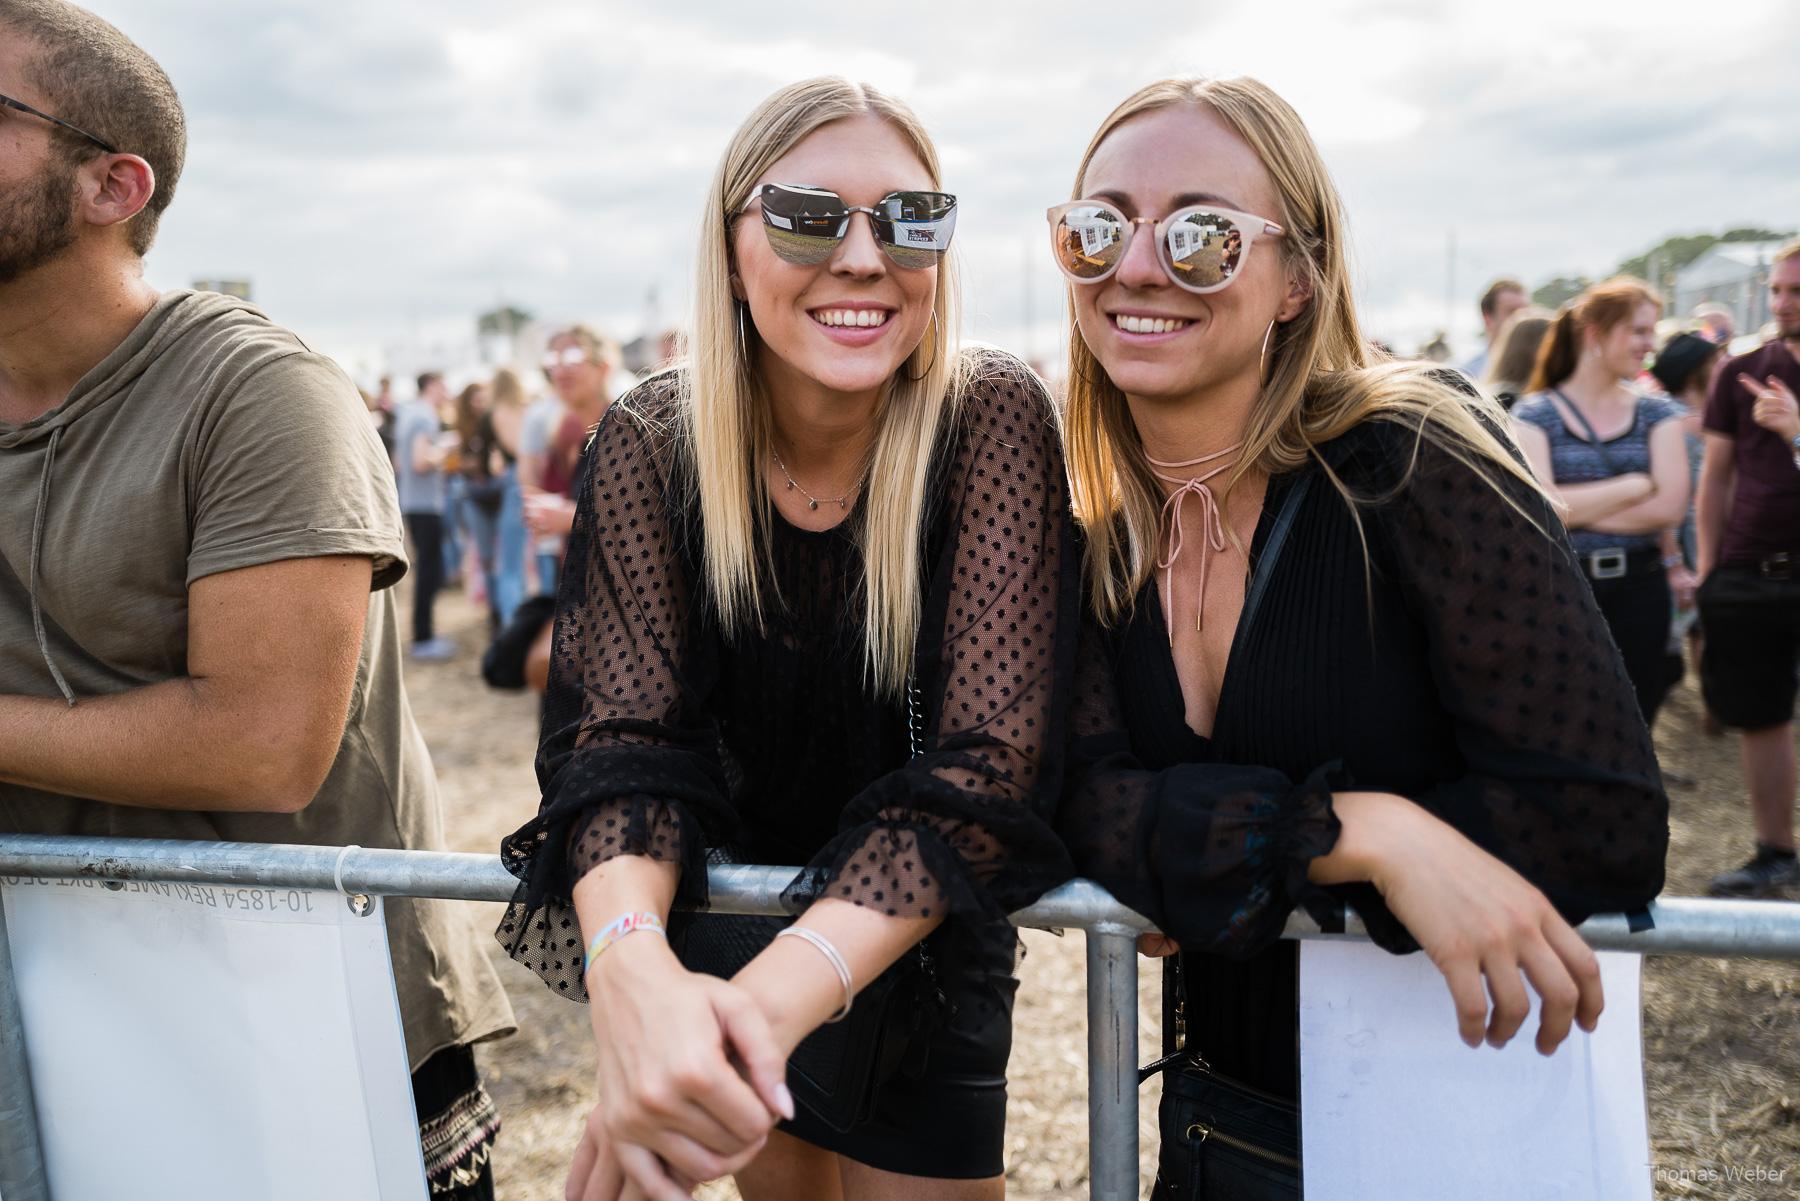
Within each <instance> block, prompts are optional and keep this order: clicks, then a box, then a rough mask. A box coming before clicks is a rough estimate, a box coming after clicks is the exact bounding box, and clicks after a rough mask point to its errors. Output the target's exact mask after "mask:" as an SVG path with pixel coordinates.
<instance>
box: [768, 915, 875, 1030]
mask: <svg viewBox="0 0 1800 1201" xmlns="http://www.w3.org/2000/svg"><path fill="white" fill-rule="evenodd" d="M775 937H776V938H777V939H782V938H789V937H792V938H798V939H800V940H801V941H803V942H807V943H810V944H811V945H813V946H815V947H817V948H818V949H819V954H821V955H823V956H825V958H826V959H827V960H828V961H829V962H830V963H831V970H832V971H834V972H836V973H837V978H838V983H839V984H841V985H843V986H844V1007H843V1008H842V1009H840V1010H838V1011H837V1012H836V1013H834V1014H832V1015H831V1016H830V1017H828V1018H826V1019H825V1021H826V1022H827V1023H828V1024H829V1023H831V1022H841V1021H843V1020H844V1019H845V1018H847V1017H849V1016H850V1001H851V999H852V998H853V997H854V996H855V995H856V989H855V987H854V986H853V985H852V984H851V981H850V965H849V964H848V963H845V962H844V957H843V956H842V955H840V954H838V949H837V948H836V947H834V946H832V945H831V940H830V939H829V938H826V937H825V936H824V935H823V934H820V933H819V932H818V931H817V930H808V929H807V928H806V927H805V926H789V927H787V928H786V929H785V930H782V931H781V932H780V933H779V934H777V935H776V936H775Z"/></svg>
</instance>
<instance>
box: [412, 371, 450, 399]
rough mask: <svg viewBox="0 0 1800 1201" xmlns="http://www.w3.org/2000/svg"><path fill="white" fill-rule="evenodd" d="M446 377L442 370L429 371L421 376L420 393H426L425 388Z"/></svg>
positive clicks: (421, 394)
mask: <svg viewBox="0 0 1800 1201" xmlns="http://www.w3.org/2000/svg"><path fill="white" fill-rule="evenodd" d="M443 378H444V373H443V372H442V371H427V372H424V373H423V374H421V375H420V376H419V381H418V383H419V395H420V396H423V395H425V389H427V388H429V387H431V385H433V384H435V383H437V382H438V381H439V380H441V379H443Z"/></svg>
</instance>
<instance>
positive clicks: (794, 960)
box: [734, 898, 943, 1053]
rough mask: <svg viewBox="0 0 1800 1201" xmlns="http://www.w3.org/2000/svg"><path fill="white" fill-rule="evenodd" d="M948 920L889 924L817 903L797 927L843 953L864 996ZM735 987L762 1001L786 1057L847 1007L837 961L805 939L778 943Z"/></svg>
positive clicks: (860, 911) (854, 908) (856, 910)
mask: <svg viewBox="0 0 1800 1201" xmlns="http://www.w3.org/2000/svg"><path fill="white" fill-rule="evenodd" d="M942 920H943V919H942V918H935V917H933V918H915V917H889V916H888V915H886V914H884V913H881V912H879V911H877V910H874V909H869V908H866V907H864V906H861V905H853V904H851V903H850V902H849V901H840V900H834V899H831V898H825V899H823V900H819V901H815V902H813V904H812V906H811V907H810V908H808V909H807V911H806V915H805V916H804V917H802V918H801V919H800V921H799V922H797V923H796V925H799V926H802V927H804V928H806V929H809V930H812V931H815V932H817V933H818V934H820V935H822V936H823V937H824V938H825V939H826V940H827V941H828V942H829V943H830V944H831V945H832V946H833V947H835V948H836V949H837V951H838V953H839V954H840V955H842V956H843V959H844V964H845V966H846V967H848V968H849V969H850V979H851V982H852V986H853V988H854V989H855V990H856V991H859V992H860V991H861V990H862V989H863V988H864V987H865V986H866V985H867V984H868V983H869V982H870V981H871V980H873V979H875V977H877V976H879V975H881V973H882V972H884V971H886V970H887V969H888V967H889V966H891V965H892V964H893V963H894V962H895V961H896V960H898V959H899V958H900V957H901V956H902V955H905V954H906V953H907V952H908V951H910V950H911V949H912V948H913V947H914V946H915V945H917V944H918V942H919V940H920V939H922V938H924V937H925V936H926V935H927V934H929V933H931V931H932V930H934V929H936V928H937V926H938V925H939V923H940V922H941V921H942ZM734 983H736V984H737V985H739V986H740V987H741V988H743V989H744V991H745V992H747V993H749V994H750V995H751V996H752V997H753V998H755V999H756V1002H757V1005H758V1006H759V1007H760V1008H761V1009H762V1011H763V1015H764V1016H765V1017H766V1018H767V1019H768V1022H769V1028H770V1030H771V1031H772V1032H773V1033H774V1035H775V1041H776V1043H777V1044H779V1045H780V1046H781V1048H782V1050H783V1051H784V1052H788V1053H791V1052H792V1051H793V1049H794V1048H795V1047H797V1046H799V1045H800V1040H801V1039H803V1038H805V1037H806V1036H807V1035H808V1034H811V1033H812V1032H813V1031H814V1030H816V1029H818V1028H819V1026H821V1025H822V1024H824V1022H825V1021H826V1020H827V1019H828V1018H830V1017H831V1016H832V1015H833V1014H835V1013H837V1012H838V1011H839V1010H840V1009H842V1008H843V1005H844V990H843V982H842V981H841V980H840V979H839V977H838V975H837V972H836V971H835V970H834V969H833V967H832V964H831V961H830V960H829V959H828V958H827V957H826V956H825V954H824V953H823V952H822V951H820V950H819V949H818V948H817V947H815V946H811V945H808V944H807V943H806V942H805V941H804V940H802V939H799V938H780V939H776V940H775V942H773V943H771V944H770V945H769V946H768V947H767V948H765V949H764V950H763V951H762V953H761V954H759V955H757V957H756V958H755V959H753V960H752V961H751V962H750V963H749V964H748V965H747V966H745V968H744V969H743V971H741V972H739V973H738V974H737V976H736V978H735V980H734Z"/></svg>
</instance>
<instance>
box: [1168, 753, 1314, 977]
mask: <svg viewBox="0 0 1800 1201" xmlns="http://www.w3.org/2000/svg"><path fill="white" fill-rule="evenodd" d="M1347 786H1348V777H1347V775H1346V773H1345V772H1344V770H1343V767H1342V765H1341V764H1340V763H1338V762H1336V761H1333V762H1331V763H1327V764H1324V765H1321V766H1320V767H1318V768H1316V769H1315V770H1314V771H1313V772H1312V773H1311V774H1310V775H1308V776H1307V777H1306V778H1305V779H1304V780H1302V781H1300V782H1299V783H1298V784H1294V783H1292V782H1291V781H1289V780H1288V779H1287V778H1286V777H1285V776H1283V775H1282V774H1281V773H1279V772H1276V771H1273V770H1271V769H1267V768H1254V767H1230V766H1225V765H1214V764H1205V765H1192V766H1188V767H1179V768H1174V769H1171V770H1170V771H1169V772H1167V773H1166V775H1165V779H1164V783H1163V787H1162V788H1161V790H1160V793H1159V795H1158V796H1157V798H1156V801H1155V812H1154V813H1153V814H1151V815H1147V817H1148V820H1147V821H1146V822H1145V827H1144V829H1143V831H1142V835H1141V837H1142V845H1141V848H1140V849H1141V851H1142V853H1143V854H1144V855H1145V856H1146V861H1147V863H1148V864H1149V867H1150V871H1151V872H1152V874H1153V876H1154V880H1155V885H1156V887H1155V889H1154V893H1153V898H1154V901H1155V904H1156V907H1157V908H1158V909H1159V910H1160V912H1159V913H1153V914H1150V915H1149V916H1150V917H1151V918H1152V919H1153V920H1157V921H1158V924H1159V925H1160V926H1161V927H1162V929H1163V931H1164V933H1166V934H1168V935H1169V936H1170V937H1172V938H1174V939H1175V940H1176V941H1177V942H1179V943H1180V944H1181V946H1182V948H1183V949H1184V950H1195V951H1209V952H1212V953H1214V954H1223V955H1230V956H1233V957H1247V956H1249V955H1253V954H1255V953H1256V952H1258V951H1260V950H1262V949H1263V948H1265V947H1267V946H1268V945H1270V944H1271V943H1272V942H1274V941H1275V940H1276V939H1278V938H1280V937H1281V932H1282V930H1283V928H1284V927H1285V926H1286V925H1287V919H1288V915H1289V914H1290V913H1292V912H1293V910H1294V909H1295V908H1296V907H1297V906H1305V907H1306V908H1307V909H1308V911H1309V912H1313V911H1314V906H1315V905H1318V904H1319V903H1320V901H1321V898H1326V899H1328V898H1327V894H1325V892H1324V890H1322V889H1320V888H1319V887H1318V886H1317V885H1315V884H1313V883H1312V882H1311V881H1309V880H1308V879H1307V872H1308V870H1309V868H1310V866H1311V864H1312V861H1313V860H1314V859H1316V858H1318V857H1319V856H1320V855H1325V854H1329V853H1330V851H1331V850H1332V848H1334V847H1335V846H1336V845H1337V840H1338V836H1339V835H1340V833H1341V832H1342V827H1341V825H1340V824H1339V822H1338V817H1337V814H1336V812H1335V811H1334V810H1333V808H1332V803H1331V794H1332V793H1333V792H1334V791H1337V790H1339V789H1342V788H1345V787H1347Z"/></svg>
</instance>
